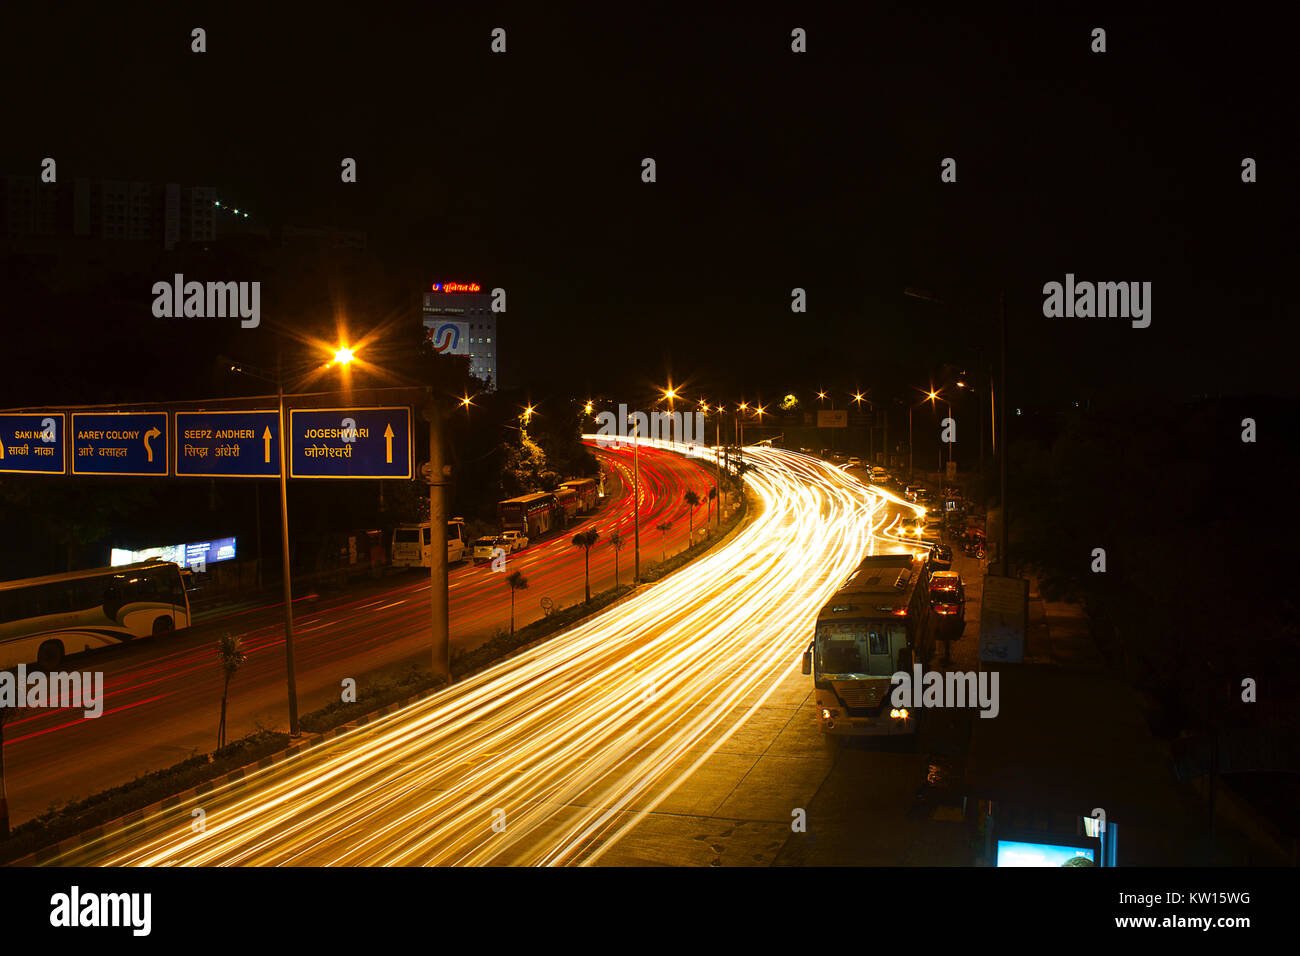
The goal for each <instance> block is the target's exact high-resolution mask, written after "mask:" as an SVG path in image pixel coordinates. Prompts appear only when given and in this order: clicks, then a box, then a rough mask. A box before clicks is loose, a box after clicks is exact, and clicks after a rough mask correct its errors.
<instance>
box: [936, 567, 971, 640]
mask: <svg viewBox="0 0 1300 956" xmlns="http://www.w3.org/2000/svg"><path fill="white" fill-rule="evenodd" d="M930 610H931V611H933V612H934V613H935V614H937V615H939V627H940V629H941V630H942V631H946V632H947V635H946V636H949V637H952V636H956V637H960V636H961V632H962V628H963V627H964V626H965V623H966V586H965V583H964V582H963V581H962V579H961V575H960V574H958V573H957V572H956V571H935V572H934V573H933V574H931V575H930ZM954 632H955V633H954Z"/></svg>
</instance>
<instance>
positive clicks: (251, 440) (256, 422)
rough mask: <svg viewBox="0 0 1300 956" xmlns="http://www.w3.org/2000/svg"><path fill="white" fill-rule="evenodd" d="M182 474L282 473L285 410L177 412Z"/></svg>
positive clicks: (273, 475)
mask: <svg viewBox="0 0 1300 956" xmlns="http://www.w3.org/2000/svg"><path fill="white" fill-rule="evenodd" d="M173 462H174V465H175V467H174V468H173V474H175V475H176V477H178V478H279V477H280V413H279V412H277V411H275V410H274V409H271V410H269V411H260V410H259V411H253V410H249V411H238V412H177V413H176V449H175V457H174V458H173Z"/></svg>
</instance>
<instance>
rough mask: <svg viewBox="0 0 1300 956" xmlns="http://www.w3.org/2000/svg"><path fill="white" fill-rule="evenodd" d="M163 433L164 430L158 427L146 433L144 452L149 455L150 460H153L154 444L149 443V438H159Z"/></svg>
mask: <svg viewBox="0 0 1300 956" xmlns="http://www.w3.org/2000/svg"><path fill="white" fill-rule="evenodd" d="M161 434H162V432H160V431H159V430H158V429H156V428H151V429H149V430H148V431H147V432H145V433H144V453H145V454H146V455H148V456H149V460H150V461H153V446H152V445H150V444H149V439H150V438H157V437H158V436H159V435H161Z"/></svg>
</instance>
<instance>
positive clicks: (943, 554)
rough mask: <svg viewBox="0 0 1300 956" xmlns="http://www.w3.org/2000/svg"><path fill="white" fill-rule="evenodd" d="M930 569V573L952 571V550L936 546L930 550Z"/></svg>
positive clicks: (942, 545) (946, 546)
mask: <svg viewBox="0 0 1300 956" xmlns="http://www.w3.org/2000/svg"><path fill="white" fill-rule="evenodd" d="M930 569H931V570H932V571H951V570H952V548H950V547H948V545H946V544H938V545H935V546H934V547H933V548H931V549H930Z"/></svg>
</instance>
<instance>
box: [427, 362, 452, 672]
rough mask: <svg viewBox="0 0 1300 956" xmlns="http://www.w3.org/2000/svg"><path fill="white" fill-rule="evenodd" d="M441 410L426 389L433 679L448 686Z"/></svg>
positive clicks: (449, 651) (448, 631)
mask: <svg viewBox="0 0 1300 956" xmlns="http://www.w3.org/2000/svg"><path fill="white" fill-rule="evenodd" d="M441 412H442V409H441V407H440V405H439V403H438V400H437V398H435V396H434V394H433V389H432V388H430V389H429V405H428V407H427V408H426V409H425V416H426V417H427V418H428V419H429V549H430V553H429V613H430V616H431V618H432V623H433V648H432V650H433V676H434V677H441V678H443V679H444V680H446V682H447V683H451V637H450V625H449V620H448V608H447V510H446V502H445V492H444V490H443V489H444V488H445V487H446V485H447V480H446V477H447V476H446V475H445V474H444V470H443V463H442V414H441Z"/></svg>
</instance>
